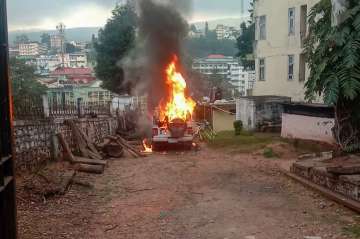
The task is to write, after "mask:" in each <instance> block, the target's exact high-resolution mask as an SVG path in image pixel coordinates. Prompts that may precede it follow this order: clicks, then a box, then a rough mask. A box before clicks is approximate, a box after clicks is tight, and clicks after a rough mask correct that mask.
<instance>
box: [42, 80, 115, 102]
mask: <svg viewBox="0 0 360 239" xmlns="http://www.w3.org/2000/svg"><path fill="white" fill-rule="evenodd" d="M47 96H48V100H49V103H50V105H58V104H62V103H63V102H66V104H76V102H77V99H79V98H80V99H81V101H82V102H84V103H86V104H89V105H91V104H93V105H97V104H107V103H110V102H111V101H112V99H113V97H114V96H113V94H112V93H111V92H110V91H108V90H105V89H103V88H101V81H94V82H91V83H89V84H82V85H66V84H63V85H53V86H50V87H49V88H48V90H47Z"/></svg>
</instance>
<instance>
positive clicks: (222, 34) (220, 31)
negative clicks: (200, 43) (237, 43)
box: [215, 24, 226, 40]
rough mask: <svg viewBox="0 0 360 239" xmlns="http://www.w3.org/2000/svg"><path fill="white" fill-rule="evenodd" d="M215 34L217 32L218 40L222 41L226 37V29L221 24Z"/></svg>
mask: <svg viewBox="0 0 360 239" xmlns="http://www.w3.org/2000/svg"><path fill="white" fill-rule="evenodd" d="M215 32H216V38H217V39H218V40H222V39H224V37H225V33H226V27H225V26H224V25H222V24H219V25H217V26H216V28H215Z"/></svg>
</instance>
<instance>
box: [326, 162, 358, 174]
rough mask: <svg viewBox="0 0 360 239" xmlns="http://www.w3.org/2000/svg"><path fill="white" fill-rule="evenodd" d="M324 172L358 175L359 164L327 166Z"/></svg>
mask: <svg viewBox="0 0 360 239" xmlns="http://www.w3.org/2000/svg"><path fill="white" fill-rule="evenodd" d="M326 170H327V171H328V172H330V173H333V174H346V175H349V174H360V164H348V165H339V166H329V167H327V168H326Z"/></svg>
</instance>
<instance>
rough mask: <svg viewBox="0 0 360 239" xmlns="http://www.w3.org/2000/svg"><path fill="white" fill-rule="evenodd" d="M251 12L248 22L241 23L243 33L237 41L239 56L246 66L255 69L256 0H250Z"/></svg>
mask: <svg viewBox="0 0 360 239" xmlns="http://www.w3.org/2000/svg"><path fill="white" fill-rule="evenodd" d="M249 13H250V20H249V22H248V24H246V22H243V23H241V25H240V30H241V35H240V36H239V38H238V39H237V41H236V46H237V48H238V54H237V56H238V57H240V60H241V61H242V63H243V65H244V66H245V67H246V68H250V69H255V60H254V47H253V46H254V42H255V21H254V1H250V9H249Z"/></svg>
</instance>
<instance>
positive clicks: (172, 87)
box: [160, 56, 196, 121]
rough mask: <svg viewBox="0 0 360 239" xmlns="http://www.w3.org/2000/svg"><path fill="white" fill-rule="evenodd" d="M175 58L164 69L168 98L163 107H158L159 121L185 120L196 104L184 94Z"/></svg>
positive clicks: (184, 89)
mask: <svg viewBox="0 0 360 239" xmlns="http://www.w3.org/2000/svg"><path fill="white" fill-rule="evenodd" d="M177 62H178V58H177V56H174V59H173V61H172V62H171V63H170V64H169V65H168V67H167V69H166V84H167V85H168V88H169V97H168V100H167V102H166V103H165V104H164V106H163V107H160V119H162V120H165V119H166V118H167V120H168V121H172V120H174V119H182V120H187V119H188V118H189V117H191V116H192V114H193V112H194V109H195V106H196V103H195V101H194V100H193V99H191V98H190V97H187V96H186V94H185V91H186V87H187V85H186V81H185V79H184V77H183V76H182V75H181V73H180V72H179V71H178V70H177Z"/></svg>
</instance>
